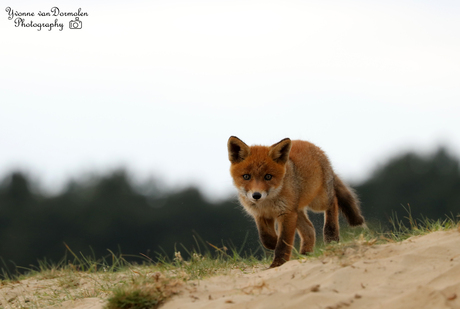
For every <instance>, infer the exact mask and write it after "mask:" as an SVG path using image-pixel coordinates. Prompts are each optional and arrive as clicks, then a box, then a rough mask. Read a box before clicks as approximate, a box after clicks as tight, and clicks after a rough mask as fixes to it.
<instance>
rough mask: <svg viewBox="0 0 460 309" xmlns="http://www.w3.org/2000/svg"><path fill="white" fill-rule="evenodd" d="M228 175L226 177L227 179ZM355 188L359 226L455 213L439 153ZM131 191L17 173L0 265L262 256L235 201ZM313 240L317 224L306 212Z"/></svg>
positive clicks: (381, 171) (3, 216)
mask: <svg viewBox="0 0 460 309" xmlns="http://www.w3.org/2000/svg"><path fill="white" fill-rule="evenodd" d="M229 177H230V176H229ZM352 186H353V187H354V188H355V189H356V191H357V193H358V195H359V196H360V199H361V202H362V210H363V214H364V216H365V217H366V219H367V221H368V222H376V223H379V224H381V225H384V226H385V225H386V224H387V223H388V222H389V218H390V217H392V216H394V215H397V216H398V218H404V217H405V216H407V213H406V210H405V209H404V207H403V206H405V207H406V208H407V207H408V205H410V209H411V211H412V215H413V216H414V217H418V218H420V217H422V216H423V217H427V218H431V219H438V218H441V219H442V218H445V216H446V215H451V216H456V215H458V214H459V213H460V172H459V161H458V159H457V158H456V157H454V156H452V155H451V154H449V152H448V151H447V150H446V149H445V148H439V149H438V150H437V151H436V152H435V153H433V154H431V155H420V154H417V153H414V152H409V153H406V154H403V155H400V156H397V157H394V158H392V159H390V160H389V161H388V162H387V163H386V164H384V165H382V166H381V167H379V168H378V169H376V170H375V171H374V172H373V173H372V174H371V176H370V177H369V178H368V179H367V180H366V181H364V182H362V183H360V184H355V185H353V184H352ZM158 187H159V186H158V183H155V182H148V183H143V184H139V183H136V182H134V181H133V180H132V177H130V174H129V172H127V171H126V170H123V169H120V170H116V171H112V172H110V173H107V174H105V175H99V176H95V177H93V178H92V179H90V180H88V179H86V180H72V181H69V182H68V183H67V185H66V186H65V188H64V189H63V190H62V192H60V193H59V194H56V195H53V196H50V195H47V194H45V193H43V192H41V191H40V190H39V189H37V188H40V186H37V185H36V184H35V185H34V182H33V181H31V177H30V176H29V175H27V174H25V173H23V172H21V171H15V172H12V173H10V174H8V175H5V176H4V177H3V178H2V179H1V180H0V257H1V260H0V263H1V264H2V265H0V268H2V269H3V270H4V273H6V272H8V271H10V272H11V271H12V270H13V269H15V265H20V266H24V267H33V266H30V265H37V260H45V259H46V260H48V261H55V262H57V261H59V260H60V259H62V258H63V256H65V254H66V250H67V248H66V246H67V247H68V248H70V249H71V250H72V251H73V252H77V253H80V252H81V254H83V255H90V256H93V257H95V258H99V257H102V256H107V254H108V250H111V251H112V252H116V253H120V252H121V253H125V254H129V255H135V256H139V257H140V256H148V257H150V258H152V259H155V258H156V257H157V256H158V254H162V255H165V256H172V255H173V254H174V251H175V250H181V251H185V249H187V250H193V249H195V250H207V249H209V248H211V247H210V245H209V244H212V245H214V246H217V247H223V246H226V247H227V248H235V249H237V250H239V251H240V252H241V253H242V254H244V252H246V253H254V252H256V254H263V250H261V247H260V244H259V240H258V235H257V230H256V228H255V224H254V223H253V220H252V219H251V218H249V217H248V216H247V215H246V214H244V212H243V211H242V209H241V207H240V206H239V204H238V201H237V199H236V195H235V198H232V199H229V200H225V201H221V202H210V201H208V200H206V199H205V198H204V197H203V195H202V194H201V193H200V191H199V189H197V188H194V187H190V188H186V189H183V190H180V191H178V192H172V191H162V190H159V189H158ZM312 217H313V218H312V220H313V222H314V224H315V225H316V228H317V230H318V233H317V234H318V237H321V236H320V235H321V232H320V229H321V225H322V218H321V217H320V216H318V215H312Z"/></svg>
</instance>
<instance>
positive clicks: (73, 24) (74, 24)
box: [69, 17, 81, 29]
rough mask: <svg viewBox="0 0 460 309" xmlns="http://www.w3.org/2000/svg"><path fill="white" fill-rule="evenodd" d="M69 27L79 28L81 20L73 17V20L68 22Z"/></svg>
mask: <svg viewBox="0 0 460 309" xmlns="http://www.w3.org/2000/svg"><path fill="white" fill-rule="evenodd" d="M69 28H70V29H81V20H79V18H78V17H75V20H71V21H70V22H69Z"/></svg>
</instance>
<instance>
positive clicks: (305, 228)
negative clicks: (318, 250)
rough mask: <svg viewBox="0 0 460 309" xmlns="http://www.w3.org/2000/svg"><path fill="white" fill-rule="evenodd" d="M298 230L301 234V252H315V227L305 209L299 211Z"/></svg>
mask: <svg viewBox="0 0 460 309" xmlns="http://www.w3.org/2000/svg"><path fill="white" fill-rule="evenodd" d="M297 231H298V232H299V235H300V254H307V253H309V252H313V248H314V247H315V228H314V227H313V224H312V223H311V221H310V220H309V219H308V217H307V214H306V213H305V211H304V210H299V211H298V214H297Z"/></svg>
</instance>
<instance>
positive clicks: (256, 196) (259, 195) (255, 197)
mask: <svg viewBox="0 0 460 309" xmlns="http://www.w3.org/2000/svg"><path fill="white" fill-rule="evenodd" d="M261 197H262V194H260V193H259V192H254V193H253V194H252V198H253V199H255V200H258V199H260V198H261Z"/></svg>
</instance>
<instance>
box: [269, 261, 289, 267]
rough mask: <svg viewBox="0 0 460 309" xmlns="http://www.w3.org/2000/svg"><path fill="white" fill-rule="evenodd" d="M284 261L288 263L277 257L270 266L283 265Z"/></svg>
mask: <svg viewBox="0 0 460 309" xmlns="http://www.w3.org/2000/svg"><path fill="white" fill-rule="evenodd" d="M284 263H286V261H285V260H277V259H275V260H274V261H273V262H272V264H271V265H270V267H269V268H275V267H278V266H281V265H283V264H284Z"/></svg>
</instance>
